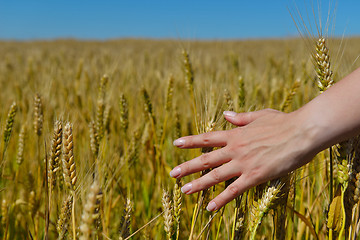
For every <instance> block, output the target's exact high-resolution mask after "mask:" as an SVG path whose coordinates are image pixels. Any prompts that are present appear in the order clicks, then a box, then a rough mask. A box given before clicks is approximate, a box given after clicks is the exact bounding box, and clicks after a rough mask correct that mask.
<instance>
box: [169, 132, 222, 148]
mask: <svg viewBox="0 0 360 240" xmlns="http://www.w3.org/2000/svg"><path fill="white" fill-rule="evenodd" d="M226 140H227V132H226V131H216V132H208V133H203V134H199V135H194V136H187V137H182V138H179V139H176V140H175V141H174V145H175V146H177V147H179V148H202V147H223V146H225V145H226Z"/></svg>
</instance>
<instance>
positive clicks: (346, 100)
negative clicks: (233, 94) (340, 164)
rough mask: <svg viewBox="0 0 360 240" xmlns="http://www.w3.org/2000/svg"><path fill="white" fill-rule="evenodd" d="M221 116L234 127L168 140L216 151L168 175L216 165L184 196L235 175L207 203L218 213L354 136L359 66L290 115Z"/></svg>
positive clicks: (359, 130) (359, 120)
mask: <svg viewBox="0 0 360 240" xmlns="http://www.w3.org/2000/svg"><path fill="white" fill-rule="evenodd" d="M224 117H225V119H226V120H227V121H229V122H230V123H232V124H234V125H236V126H237V127H236V128H234V129H231V130H227V131H216V132H210V133H204V134H200V135H194V136H186V137H182V138H179V139H177V140H175V141H174V145H175V146H177V147H179V148H183V149H188V148H203V147H222V148H220V149H218V150H215V151H213V152H210V153H206V154H203V155H201V156H199V157H197V158H194V159H192V160H190V161H187V162H184V163H182V164H180V165H179V166H177V167H175V168H174V169H173V170H172V171H171V172H170V176H171V177H174V178H182V177H185V176H187V175H190V174H193V173H196V172H200V171H202V170H205V169H208V168H214V167H217V168H215V169H213V170H212V171H211V172H209V173H208V174H206V175H204V176H202V177H200V178H197V179H195V180H193V181H192V182H189V183H187V184H185V185H184V186H183V187H182V191H183V192H184V193H186V194H192V193H196V192H198V191H201V190H204V189H206V188H209V187H211V186H213V185H215V184H218V183H220V182H223V181H226V180H228V179H231V178H233V177H238V179H237V180H236V181H234V182H233V183H232V184H231V185H229V186H228V187H227V188H226V189H225V190H224V191H223V192H221V193H220V194H219V195H218V196H216V197H215V198H214V199H213V200H212V201H211V202H210V203H209V205H208V206H207V209H208V210H209V211H214V210H218V209H220V208H221V207H223V206H224V205H225V204H227V203H228V202H230V201H231V200H233V199H234V198H236V197H237V196H239V195H240V194H242V193H243V192H244V191H246V190H248V189H249V188H251V187H254V186H256V185H259V184H261V183H264V182H266V181H268V180H271V179H275V178H279V177H281V176H284V175H286V174H287V173H289V172H291V171H292V170H295V169H297V168H299V167H301V166H303V165H304V164H306V163H308V162H310V161H311V160H312V159H313V158H314V156H315V155H316V154H317V153H318V152H320V151H322V150H324V149H326V148H328V147H330V146H331V145H333V144H336V143H338V142H341V141H344V140H346V139H348V138H351V137H355V136H357V135H359V134H360V68H359V69H357V70H355V71H354V72H352V73H351V74H350V75H348V76H347V77H345V78H344V79H342V80H341V81H339V82H338V83H336V84H335V85H333V86H332V87H331V88H329V89H328V90H327V91H325V92H324V93H322V94H321V95H319V96H318V97H316V98H314V99H313V100H312V101H310V102H309V103H307V104H306V105H304V106H303V107H302V108H300V109H298V110H296V111H294V112H291V113H282V112H279V111H276V110H273V109H265V110H260V111H256V112H248V113H235V112H228V111H226V112H224Z"/></svg>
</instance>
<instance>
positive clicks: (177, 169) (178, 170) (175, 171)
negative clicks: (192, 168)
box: [170, 167, 181, 178]
mask: <svg viewBox="0 0 360 240" xmlns="http://www.w3.org/2000/svg"><path fill="white" fill-rule="evenodd" d="M180 173H181V168H180V167H175V168H174V169H173V170H171V172H170V177H173V178H176V177H178V176H179V175H180Z"/></svg>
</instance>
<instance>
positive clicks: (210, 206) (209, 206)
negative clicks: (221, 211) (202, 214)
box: [206, 202, 216, 212]
mask: <svg viewBox="0 0 360 240" xmlns="http://www.w3.org/2000/svg"><path fill="white" fill-rule="evenodd" d="M215 209H216V203H215V202H209V204H208V205H207V207H206V210H208V211H209V212H211V211H214V210H215Z"/></svg>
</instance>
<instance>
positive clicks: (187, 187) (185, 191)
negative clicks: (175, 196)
mask: <svg viewBox="0 0 360 240" xmlns="http://www.w3.org/2000/svg"><path fill="white" fill-rule="evenodd" d="M191 188H192V183H187V184H185V185H184V186H183V187H182V188H181V191H182V192H183V193H188V192H190V191H191Z"/></svg>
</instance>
